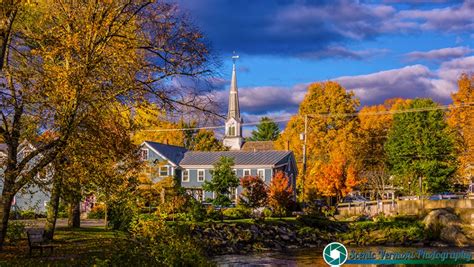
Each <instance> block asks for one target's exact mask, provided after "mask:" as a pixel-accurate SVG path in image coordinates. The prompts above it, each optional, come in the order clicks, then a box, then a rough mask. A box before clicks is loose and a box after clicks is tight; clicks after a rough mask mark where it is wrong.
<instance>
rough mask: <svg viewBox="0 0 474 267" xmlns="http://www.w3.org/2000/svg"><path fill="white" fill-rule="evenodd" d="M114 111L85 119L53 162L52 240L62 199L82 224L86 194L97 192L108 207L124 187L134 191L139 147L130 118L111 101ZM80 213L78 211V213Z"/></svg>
mask: <svg viewBox="0 0 474 267" xmlns="http://www.w3.org/2000/svg"><path fill="white" fill-rule="evenodd" d="M111 105H114V107H115V110H114V109H112V108H111V109H110V110H108V111H112V110H114V112H101V113H97V114H95V116H90V117H88V118H86V119H85V120H83V121H82V123H81V125H80V129H79V130H77V131H75V132H74V135H73V136H72V138H71V139H70V140H69V141H68V144H67V146H66V147H64V148H63V150H62V151H61V153H60V155H59V157H58V158H57V159H56V160H55V161H54V170H55V171H54V177H53V181H52V184H53V186H52V193H51V201H50V203H49V207H48V218H47V223H46V226H45V230H46V235H47V236H48V237H49V238H50V239H52V238H53V234H54V228H55V227H54V226H55V221H56V216H57V210H58V206H59V198H60V197H61V199H62V200H63V201H64V202H65V203H68V204H69V207H70V214H69V216H70V218H71V222H74V226H76V227H78V226H79V225H80V221H79V217H75V216H74V215H76V214H75V213H74V210H75V209H77V207H78V205H79V203H80V201H81V200H82V199H83V197H84V195H83V194H87V195H92V194H93V195H95V197H96V200H97V201H98V202H102V203H103V204H104V207H105V209H106V218H105V219H106V220H105V224H107V208H108V206H109V203H110V202H112V201H113V199H114V198H117V197H119V196H121V192H122V191H124V190H134V188H135V186H136V184H137V181H136V178H135V177H136V176H137V173H138V169H139V168H140V167H141V162H140V161H139V157H138V156H139V155H138V149H137V147H136V146H135V145H134V144H133V142H132V140H131V138H130V136H131V128H130V126H129V124H128V121H129V118H127V117H124V115H125V114H126V113H123V112H122V111H123V109H126V107H125V106H124V105H122V104H120V103H112V104H111ZM77 215H79V214H77ZM71 226H73V225H71Z"/></svg>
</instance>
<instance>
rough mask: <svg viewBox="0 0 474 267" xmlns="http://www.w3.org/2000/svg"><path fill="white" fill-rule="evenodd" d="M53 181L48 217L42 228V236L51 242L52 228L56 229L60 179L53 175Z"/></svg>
mask: <svg viewBox="0 0 474 267" xmlns="http://www.w3.org/2000/svg"><path fill="white" fill-rule="evenodd" d="M53 179H54V180H53V188H52V190H51V199H50V201H49V205H48V215H47V218H46V224H45V226H44V228H45V229H44V235H45V237H46V239H48V240H53V237H54V228H55V227H56V220H57V218H58V209H59V199H60V195H61V177H59V176H57V175H54V176H53Z"/></svg>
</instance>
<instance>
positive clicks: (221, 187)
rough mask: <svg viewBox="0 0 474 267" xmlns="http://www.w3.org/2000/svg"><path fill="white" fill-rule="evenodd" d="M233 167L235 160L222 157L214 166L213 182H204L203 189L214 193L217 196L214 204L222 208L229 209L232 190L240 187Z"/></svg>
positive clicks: (213, 201)
mask: <svg viewBox="0 0 474 267" xmlns="http://www.w3.org/2000/svg"><path fill="white" fill-rule="evenodd" d="M233 166H234V159H233V158H229V157H221V158H220V160H219V161H218V162H217V163H216V164H214V169H213V170H211V175H212V180H211V181H205V182H204V184H203V186H202V188H203V189H204V190H205V191H208V192H214V194H215V198H214V199H213V200H212V204H214V205H217V206H221V207H228V206H230V204H232V201H231V199H230V198H229V195H230V193H231V191H230V190H231V189H232V188H236V187H237V186H239V178H237V176H236V175H235V173H234V171H233V170H232V167H233ZM221 211H222V209H221ZM221 215H222V212H221ZM221 218H223V217H222V216H221Z"/></svg>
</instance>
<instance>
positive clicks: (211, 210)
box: [206, 206, 221, 221]
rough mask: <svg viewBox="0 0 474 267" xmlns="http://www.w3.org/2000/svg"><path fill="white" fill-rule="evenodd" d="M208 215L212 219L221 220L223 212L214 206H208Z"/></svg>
mask: <svg viewBox="0 0 474 267" xmlns="http://www.w3.org/2000/svg"><path fill="white" fill-rule="evenodd" d="M206 217H207V218H208V219H210V220H214V221H217V220H220V219H221V213H220V212H219V211H218V210H216V209H215V208H214V206H208V207H207V208H206Z"/></svg>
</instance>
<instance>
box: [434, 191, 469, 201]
mask: <svg viewBox="0 0 474 267" xmlns="http://www.w3.org/2000/svg"><path fill="white" fill-rule="evenodd" d="M462 198H464V195H461V194H456V193H451V192H443V193H440V194H436V195H432V196H430V197H429V198H428V199H429V200H444V199H462Z"/></svg>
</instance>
